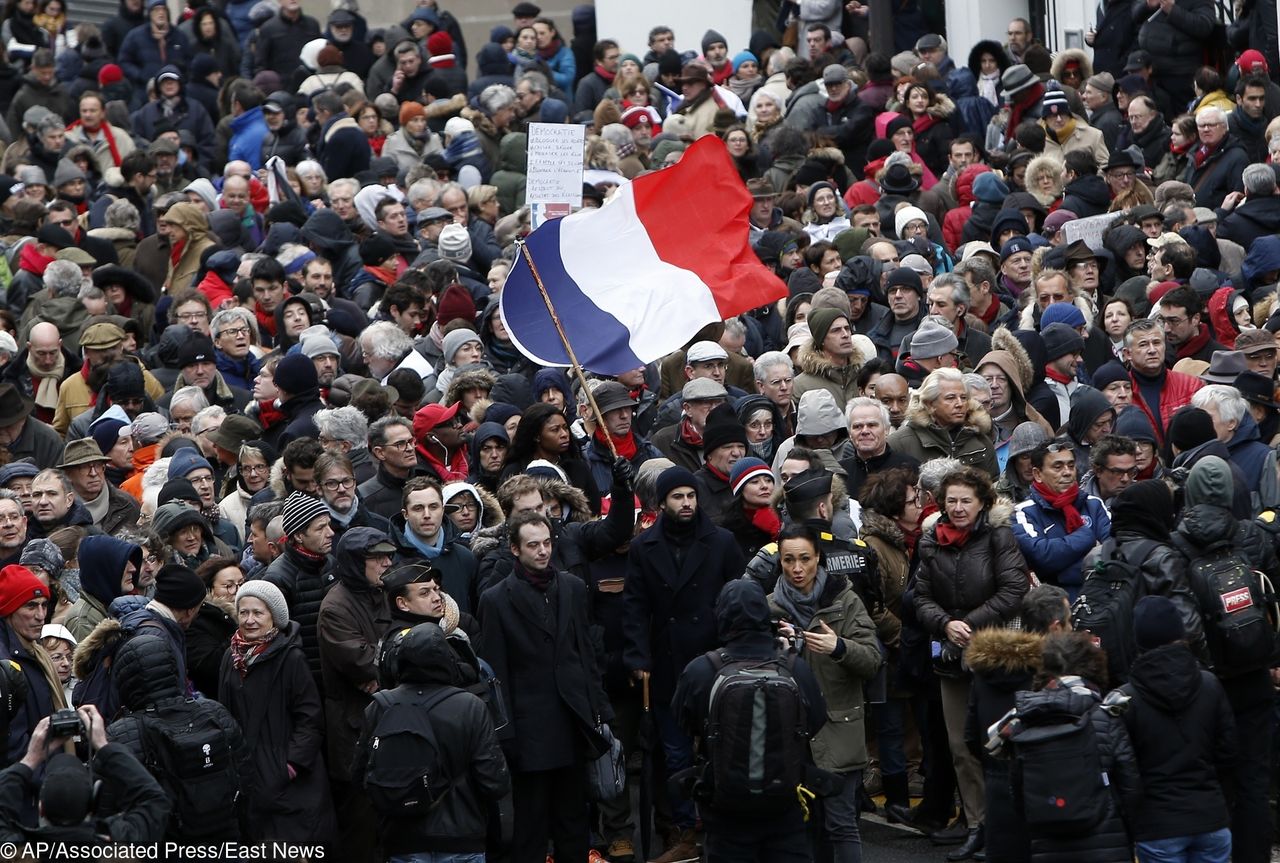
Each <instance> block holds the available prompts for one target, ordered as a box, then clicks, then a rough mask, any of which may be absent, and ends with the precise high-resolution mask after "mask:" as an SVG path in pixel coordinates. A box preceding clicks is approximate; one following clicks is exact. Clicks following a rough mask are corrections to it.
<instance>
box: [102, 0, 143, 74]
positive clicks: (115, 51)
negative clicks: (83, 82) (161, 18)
mask: <svg viewBox="0 0 1280 863" xmlns="http://www.w3.org/2000/svg"><path fill="white" fill-rule="evenodd" d="M146 20H147V14H146V11H145V7H139V11H137V12H134V11H133V10H131V9H130V8H129V7H128V4H126V3H125V0H120V5H119V6H118V7H117V8H116V14H115V15H112V16H111V17H109V18H107V20H105V21H103V22H102V44H103V45H105V46H106V49H107V54H109V55H110V56H112V57H118V56H120V46H121V45H122V44H124V37H125V36H127V35H129V32H130V31H131V30H133V29H134V28H135V27H137V26H138V25H140V24H144V23H146ZM93 83H94V86H93V89H94V90H96V89H98V86H97V85H98V82H97V79H94V82H93Z"/></svg>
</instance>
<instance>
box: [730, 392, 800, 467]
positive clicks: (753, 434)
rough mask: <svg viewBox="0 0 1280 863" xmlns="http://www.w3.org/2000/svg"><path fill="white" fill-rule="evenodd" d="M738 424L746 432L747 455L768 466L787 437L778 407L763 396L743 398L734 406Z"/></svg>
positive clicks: (784, 420) (784, 418)
mask: <svg viewBox="0 0 1280 863" xmlns="http://www.w3.org/2000/svg"><path fill="white" fill-rule="evenodd" d="M734 413H735V414H737V417H738V422H739V423H740V424H741V425H742V427H743V428H745V429H746V430H747V448H748V449H749V450H750V452H749V453H748V455H753V456H755V457H756V458H758V459H762V460H763V461H765V462H768V463H770V464H772V463H773V455H774V453H776V452H777V451H778V447H780V446H781V445H782V443H783V441H785V440H786V439H787V437H788V435H787V420H786V417H784V416H783V415H782V411H780V410H778V406H777V405H775V404H774V403H773V402H771V401H770V400H769V399H768V398H766V397H765V396H762V395H759V394H756V395H748V396H743V397H742V398H740V399H738V401H737V402H736V403H735V405H734Z"/></svg>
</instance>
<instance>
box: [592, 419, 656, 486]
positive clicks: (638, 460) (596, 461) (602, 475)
mask: <svg viewBox="0 0 1280 863" xmlns="http://www.w3.org/2000/svg"><path fill="white" fill-rule="evenodd" d="M632 434H633V436H634V437H635V442H636V454H635V455H633V456H632V457H631V458H630V459H629V463H630V465H631V467H632V469H633V470H639V469H640V465H642V464H644V463H645V462H647V461H648V460H649V459H652V458H662V453H661V452H659V451H658V448H657V447H656V446H654V445H653V444H651V443H649V441H647V440H645V439H644V438H642V437H641V436H640V435H639V434H636V433H635V432H634V431H633V432H632ZM582 457H583V459H585V460H586V462H587V464H588V465H589V466H590V468H591V478H592V479H593V480H594V481H595V484H596V488H611V487H612V486H613V454H612V453H611V452H609V447H608V445H607V444H603V443H601V442H600V439H599V438H596V437H592V438H591V440H589V441H587V445H586V446H585V447H583V448H582Z"/></svg>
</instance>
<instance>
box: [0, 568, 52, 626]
mask: <svg viewBox="0 0 1280 863" xmlns="http://www.w3.org/2000/svg"><path fill="white" fill-rule="evenodd" d="M48 598H49V588H47V587H45V586H44V582H43V581H41V580H40V579H38V578H36V576H35V573H33V572H32V571H31V570H29V569H27V568H26V567H25V566H18V565H17V564H16V563H15V564H10V565H9V566H6V567H5V568H4V569H0V617H8V616H9V615H11V614H13V613H14V612H15V611H17V610H18V609H19V608H22V606H24V605H26V604H27V603H28V602H30V601H31V600H33V599H48Z"/></svg>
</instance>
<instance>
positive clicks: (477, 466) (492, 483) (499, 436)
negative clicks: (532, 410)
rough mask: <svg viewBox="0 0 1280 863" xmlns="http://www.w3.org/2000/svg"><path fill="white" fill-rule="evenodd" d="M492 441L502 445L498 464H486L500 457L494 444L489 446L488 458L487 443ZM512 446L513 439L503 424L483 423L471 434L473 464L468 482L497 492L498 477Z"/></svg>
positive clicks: (470, 460)
mask: <svg viewBox="0 0 1280 863" xmlns="http://www.w3.org/2000/svg"><path fill="white" fill-rule="evenodd" d="M490 441H494V442H495V443H496V444H501V446H502V455H501V459H500V460H498V462H497V464H496V466H495V465H493V464H491V463H490V464H488V465H486V461H489V462H493V461H494V460H496V459H498V453H497V451H496V449H495V447H494V446H492V445H491V446H490V447H489V453H490V454H489V456H488V457H487V458H486V455H485V444H487V443H489V442H490ZM510 448H511V439H510V438H509V437H508V436H507V431H506V429H505V428H503V427H502V425H500V424H499V423H496V422H483V423H481V424H480V426H479V427H478V428H477V429H476V431H475V434H473V435H472V436H471V443H469V444H468V445H467V449H468V453H467V455H468V461H469V462H470V464H471V472H470V473H469V474H468V475H467V482H469V483H471V484H472V485H477V486H480V487H481V488H483V489H485V490H486V491H488V492H491V493H493V494H496V493H497V491H498V485H499V481H498V477H499V476H500V475H501V474H502V468H503V467H504V466H505V464H506V457H507V452H508V451H509V450H510Z"/></svg>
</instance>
